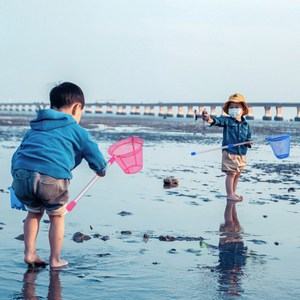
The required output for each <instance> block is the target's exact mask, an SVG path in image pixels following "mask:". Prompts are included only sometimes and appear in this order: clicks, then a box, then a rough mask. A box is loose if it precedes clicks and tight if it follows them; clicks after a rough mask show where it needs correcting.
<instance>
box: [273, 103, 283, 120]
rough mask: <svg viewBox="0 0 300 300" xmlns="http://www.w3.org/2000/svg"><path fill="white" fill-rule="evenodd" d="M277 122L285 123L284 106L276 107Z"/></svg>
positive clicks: (275, 118)
mask: <svg viewBox="0 0 300 300" xmlns="http://www.w3.org/2000/svg"><path fill="white" fill-rule="evenodd" d="M274 120H275V121H283V117H282V106H276V116H275V117H274Z"/></svg>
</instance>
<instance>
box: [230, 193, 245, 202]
mask: <svg viewBox="0 0 300 300" xmlns="http://www.w3.org/2000/svg"><path fill="white" fill-rule="evenodd" d="M227 200H228V201H234V202H241V201H243V198H241V197H240V196H238V195H235V194H234V195H227Z"/></svg>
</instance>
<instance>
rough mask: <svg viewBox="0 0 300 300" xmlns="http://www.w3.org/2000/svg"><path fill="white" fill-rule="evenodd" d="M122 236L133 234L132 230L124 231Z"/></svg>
mask: <svg viewBox="0 0 300 300" xmlns="http://www.w3.org/2000/svg"><path fill="white" fill-rule="evenodd" d="M121 234H128V235H129V234H132V232H131V231H130V230H122V231H121Z"/></svg>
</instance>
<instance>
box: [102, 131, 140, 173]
mask: <svg viewBox="0 0 300 300" xmlns="http://www.w3.org/2000/svg"><path fill="white" fill-rule="evenodd" d="M143 144H144V141H143V140H142V139H141V138H139V137H136V136H132V137H129V138H126V139H123V140H121V141H119V142H117V143H115V144H113V145H112V146H110V147H109V149H108V153H109V155H111V156H112V157H113V158H114V159H115V161H116V162H117V164H118V165H119V166H120V168H121V169H122V170H123V171H124V172H125V173H126V174H134V173H137V172H138V171H140V170H141V169H142V167H143Z"/></svg>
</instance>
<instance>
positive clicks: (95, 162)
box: [11, 109, 107, 179]
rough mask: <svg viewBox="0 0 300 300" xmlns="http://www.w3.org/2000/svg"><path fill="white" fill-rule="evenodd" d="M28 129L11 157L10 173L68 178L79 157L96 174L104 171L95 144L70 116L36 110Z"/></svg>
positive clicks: (104, 163) (102, 159)
mask: <svg viewBox="0 0 300 300" xmlns="http://www.w3.org/2000/svg"><path fill="white" fill-rule="evenodd" d="M30 127H31V129H30V130H29V131H28V132H27V133H26V135H25V136H24V138H23V141H22V142H21V145H20V146H19V148H18V149H17V150H16V152H15V153H14V155H13V157H12V165H11V169H12V171H13V170H16V169H26V170H31V171H36V172H39V173H42V174H45V175H49V176H52V177H54V178H57V179H71V178H72V173H71V171H72V170H73V169H74V168H75V167H76V166H77V165H79V164H80V163H81V161H82V159H83V158H84V159H85V160H86V161H87V162H88V164H89V166H90V168H91V169H92V170H94V171H95V172H96V173H98V174H101V173H103V171H104V170H105V167H106V165H107V162H106V160H105V158H104V157H103V154H102V153H101V151H100V150H99V148H98V145H97V144H96V143H95V142H94V141H92V139H91V136H90V134H89V133H88V131H87V130H85V129H84V128H83V127H81V126H80V125H79V124H78V123H77V122H76V120H75V119H74V118H73V117H72V115H69V114H66V113H63V112H60V111H56V110H53V109H44V110H40V111H38V114H37V118H36V119H34V120H32V121H31V122H30Z"/></svg>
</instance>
